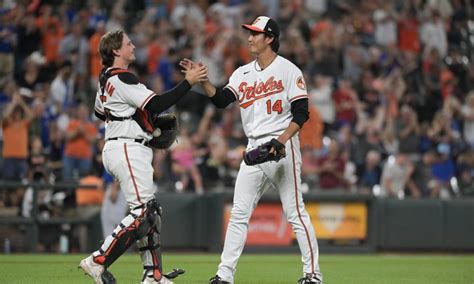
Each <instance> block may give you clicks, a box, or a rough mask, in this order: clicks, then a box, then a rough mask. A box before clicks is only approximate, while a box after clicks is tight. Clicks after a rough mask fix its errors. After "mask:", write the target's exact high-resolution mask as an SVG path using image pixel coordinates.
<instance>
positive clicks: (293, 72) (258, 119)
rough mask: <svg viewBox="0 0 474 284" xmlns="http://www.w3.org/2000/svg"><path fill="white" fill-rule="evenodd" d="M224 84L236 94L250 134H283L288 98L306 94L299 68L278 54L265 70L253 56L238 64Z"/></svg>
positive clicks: (298, 97)
mask: <svg viewBox="0 0 474 284" xmlns="http://www.w3.org/2000/svg"><path fill="white" fill-rule="evenodd" d="M225 88H228V89H229V90H231V91H232V93H233V94H234V95H235V97H236V98H237V102H238V103H239V105H240V114H241V118H242V124H243V128H244V132H245V135H246V136H247V137H249V138H260V137H262V136H267V135H270V136H278V135H280V134H282V133H283V131H284V130H285V129H286V128H287V127H288V125H289V124H290V122H291V120H292V118H293V116H292V114H291V102H293V101H296V100H298V99H303V98H308V94H307V91H306V84H305V82H304V78H303V74H302V72H301V70H300V69H299V68H298V67H296V65H294V64H293V63H292V62H290V61H289V60H287V59H285V58H283V57H281V56H277V57H276V58H275V59H274V60H273V62H272V63H271V64H270V65H269V66H267V68H265V69H264V70H261V68H260V66H259V65H258V63H257V61H256V60H255V61H252V62H251V63H249V64H247V65H244V66H241V67H240V68H238V69H237V70H235V71H234V73H233V74H232V76H231V77H230V79H229V83H228V84H227V86H226V87H225Z"/></svg>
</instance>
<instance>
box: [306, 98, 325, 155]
mask: <svg viewBox="0 0 474 284" xmlns="http://www.w3.org/2000/svg"><path fill="white" fill-rule="evenodd" d="M308 111H309V119H308V121H306V123H305V124H303V128H301V129H300V144H301V146H300V147H301V148H305V147H308V148H310V149H321V146H322V141H323V128H324V126H323V120H322V119H321V115H320V114H319V111H318V110H317V109H316V108H315V107H314V106H309V109H308Z"/></svg>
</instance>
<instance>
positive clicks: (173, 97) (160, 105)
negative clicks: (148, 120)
mask: <svg viewBox="0 0 474 284" xmlns="http://www.w3.org/2000/svg"><path fill="white" fill-rule="evenodd" d="M189 90H191V84H189V82H188V81H187V80H186V79H185V80H183V81H181V82H180V83H179V84H178V85H176V86H175V87H174V88H172V89H171V90H169V91H166V92H164V93H163V94H161V95H159V96H154V97H152V98H151V99H150V101H149V102H148V103H147V104H146V105H145V109H146V110H148V111H149V112H151V113H162V112H163V111H165V110H167V109H168V108H170V107H171V106H173V105H174V104H175V103H177V102H178V101H179V100H180V99H181V98H182V97H184V95H186V94H187V93H188V91H189Z"/></svg>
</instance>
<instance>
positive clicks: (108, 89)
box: [105, 82, 115, 96]
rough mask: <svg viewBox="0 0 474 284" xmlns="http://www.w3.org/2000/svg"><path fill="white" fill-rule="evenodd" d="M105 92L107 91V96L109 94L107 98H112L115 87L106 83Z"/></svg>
mask: <svg viewBox="0 0 474 284" xmlns="http://www.w3.org/2000/svg"><path fill="white" fill-rule="evenodd" d="M105 90H106V91H107V94H109V96H112V94H113V93H114V91H115V87H114V86H113V85H112V84H110V83H109V82H107V85H106V86H105Z"/></svg>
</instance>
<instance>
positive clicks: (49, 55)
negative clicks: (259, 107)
mask: <svg viewBox="0 0 474 284" xmlns="http://www.w3.org/2000/svg"><path fill="white" fill-rule="evenodd" d="M63 37H64V35H63V34H62V33H56V34H53V33H44V34H43V35H42V45H43V50H44V56H45V57H46V61H47V62H56V61H57V60H58V48H59V43H60V42H61V40H62V39H63Z"/></svg>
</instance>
